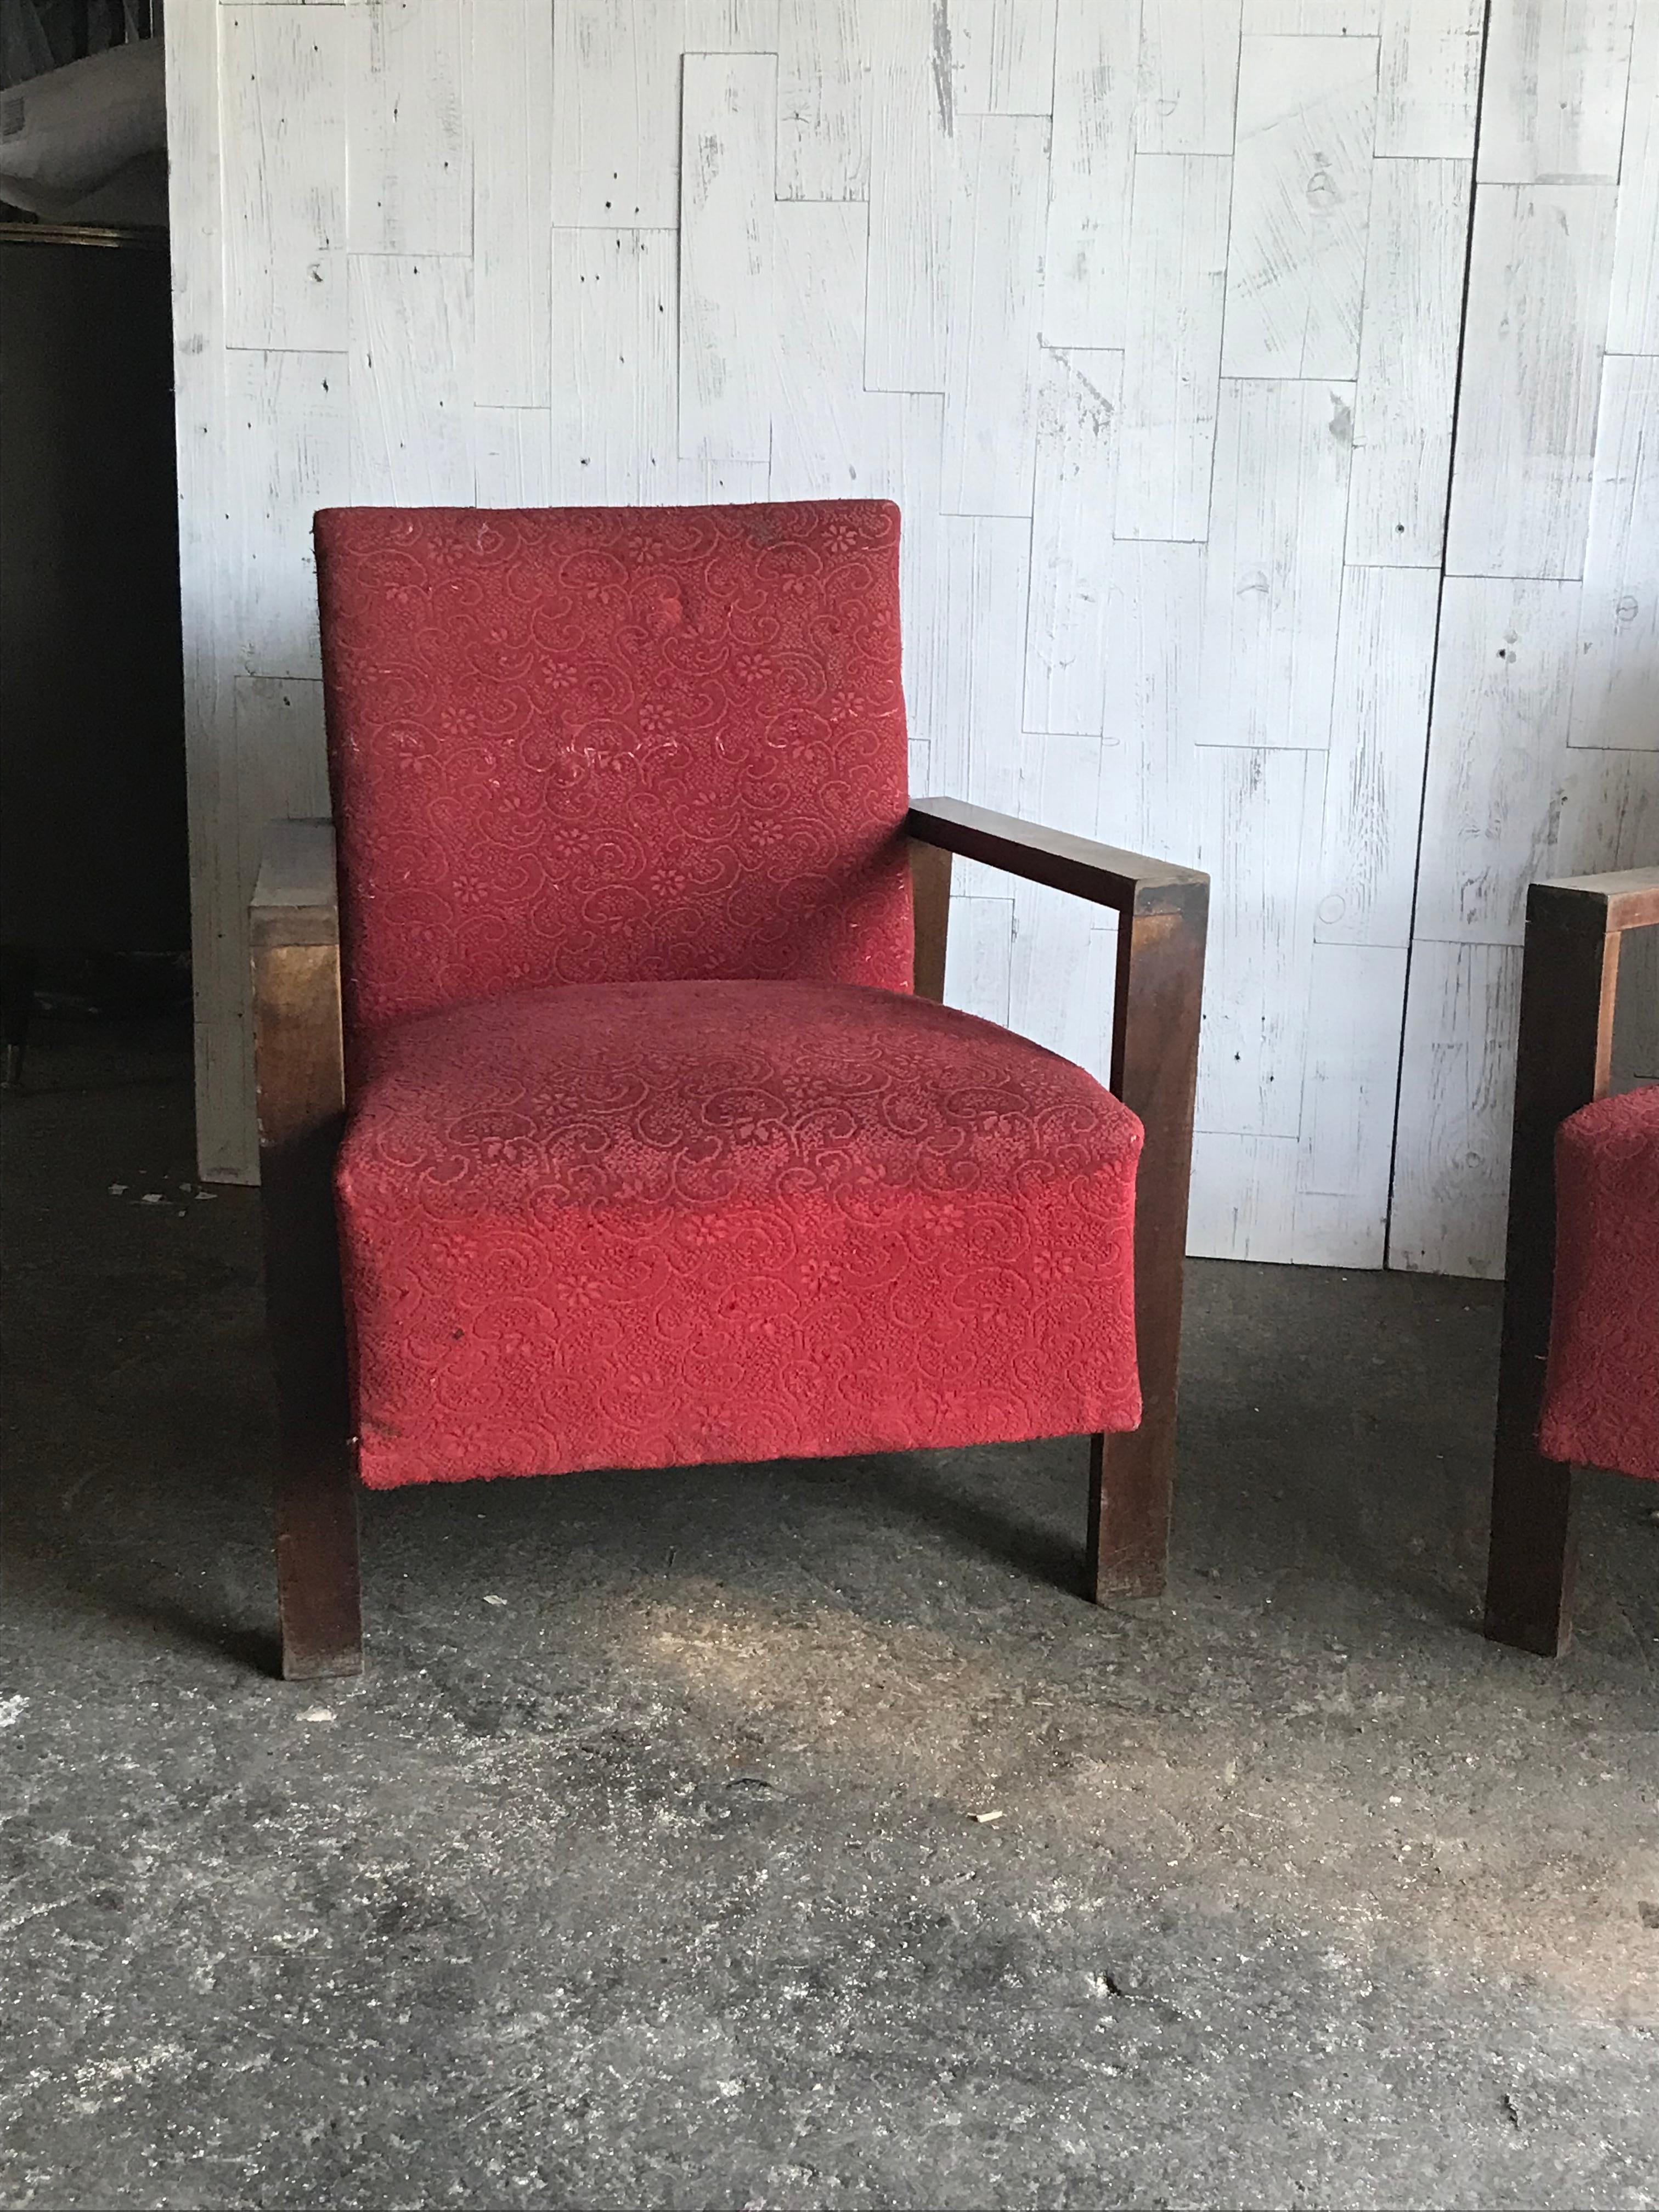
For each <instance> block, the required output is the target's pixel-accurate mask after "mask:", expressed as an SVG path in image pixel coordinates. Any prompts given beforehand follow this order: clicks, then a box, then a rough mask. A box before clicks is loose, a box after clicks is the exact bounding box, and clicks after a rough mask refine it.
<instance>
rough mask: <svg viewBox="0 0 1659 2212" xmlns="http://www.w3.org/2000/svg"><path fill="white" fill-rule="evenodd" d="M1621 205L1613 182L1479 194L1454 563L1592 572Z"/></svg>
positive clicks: (1501, 571)
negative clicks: (1589, 562) (1589, 560)
mask: <svg viewBox="0 0 1659 2212" xmlns="http://www.w3.org/2000/svg"><path fill="white" fill-rule="evenodd" d="M1612 246H1613V191H1612V189H1611V188H1610V187H1609V186H1606V185H1487V186H1485V187H1483V188H1482V189H1481V190H1480V192H1479V193H1478V194H1477V196H1476V200H1475V210H1474V249H1473V258H1472V265H1471V268H1470V271H1469V296H1468V336H1467V337H1466V339H1465V342H1464V366H1463V395H1462V401H1461V403H1460V406H1459V410H1458V448H1457V470H1456V476H1455V481H1454V483H1453V484H1452V490H1451V513H1450V518H1449V522H1448V525H1447V532H1446V567H1447V569H1448V571H1449V573H1450V574H1453V575H1460V576H1545V577H1572V576H1580V575H1582V574H1583V562H1584V541H1585V536H1586V532H1587V531H1588V529H1589V495H1590V462H1591V458H1592V455H1593V454H1594V452H1595V410H1596V399H1597V385H1598V378H1599V371H1600V368H1601V347H1602V341H1603V338H1604V337H1605V334H1606V328H1607V288H1608V283H1609V276H1610V263H1611V255H1612Z"/></svg>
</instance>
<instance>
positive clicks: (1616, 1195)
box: [1486, 868, 1659, 1656]
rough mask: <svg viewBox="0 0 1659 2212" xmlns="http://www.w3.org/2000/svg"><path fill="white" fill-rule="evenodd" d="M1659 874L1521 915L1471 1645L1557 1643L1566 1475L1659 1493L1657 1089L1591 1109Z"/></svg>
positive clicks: (1538, 889)
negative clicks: (1630, 937)
mask: <svg viewBox="0 0 1659 2212" xmlns="http://www.w3.org/2000/svg"><path fill="white" fill-rule="evenodd" d="M1656 924H1659V868H1638V869H1632V870H1628V871H1626V872H1624V873H1622V874H1618V875H1607V876H1582V877H1577V878H1569V879H1563V880H1561V881H1558V882H1555V883H1541V884H1533V886H1532V889H1531V891H1530V893H1529V895H1528V902H1527V940H1526V952H1525V956H1524V965H1523V968H1522V987H1521V1036H1520V1045H1519V1051H1518V1055H1517V1060H1516V1101H1515V1141H1514V1149H1513V1152H1512V1155H1511V1162H1510V1223H1509V1253H1508V1261H1507V1270H1506V1276H1505V1286H1504V1348H1503V1355H1502V1364H1501V1370H1500V1376H1499V1383H1498V1440H1497V1449H1496V1453H1495V1455H1494V1462H1493V1479H1492V1555H1491V1560H1490V1564H1489V1567H1488V1571H1487V1577H1486V1633H1487V1635H1488V1636H1491V1637H1493V1638H1497V1640H1498V1641H1499V1642H1500V1643H1504V1644H1518V1645H1519V1646H1520V1647H1521V1649H1522V1650H1526V1651H1538V1652H1541V1653H1543V1654H1544V1655H1545V1656H1553V1655H1554V1654H1555V1653H1557V1652H1558V1651H1559V1650H1562V1649H1563V1648H1564V1647H1565V1644H1566V1641H1567V1638H1568V1636H1569V1634H1570V1632H1571V1605H1572V1578H1573V1541H1572V1473H1573V1468H1574V1467H1575V1465H1577V1466H1581V1467H1583V1466H1589V1467H1600V1468H1611V1469H1613V1471H1614V1472H1615V1473H1617V1474H1631V1475H1638V1476H1645V1477H1647V1478H1648V1479H1649V1480H1659V1086H1656V1087H1652V1088H1649V1089H1644V1090H1638V1091H1627V1092H1626V1093H1625V1094H1624V1096H1622V1097H1609V1096H1608V1095H1607V1091H1608V1085H1609V1081H1610V1073H1611V1064H1612V1048H1613V1011H1614V1002H1615V999H1616V996H1617V992H1618V983H1619V955H1620V947H1621V944H1622V942H1623V939H1624V937H1625V934H1626V932H1627V931H1629V930H1632V929H1640V928H1643V927H1652V926H1654V925H1656Z"/></svg>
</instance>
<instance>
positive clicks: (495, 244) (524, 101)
mask: <svg viewBox="0 0 1659 2212" xmlns="http://www.w3.org/2000/svg"><path fill="white" fill-rule="evenodd" d="M471 20H472V103H473V104H472V129H473V172H472V207H473V234H474V237H475V240H476V242H477V253H476V258H475V259H474V263H473V270H472V305H473V313H474V314H475V315H476V317H477V394H478V401H479V404H480V405H482V406H489V407H545V406H546V404H547V400H548V382H547V341H548V315H549V306H548V281H549V256H548V240H549V236H550V232H551V230H552V226H553V10H552V9H550V7H549V6H548V4H547V0H489V5H487V6H485V7H483V8H479V9H475V10H474V11H473V14H472V19H471Z"/></svg>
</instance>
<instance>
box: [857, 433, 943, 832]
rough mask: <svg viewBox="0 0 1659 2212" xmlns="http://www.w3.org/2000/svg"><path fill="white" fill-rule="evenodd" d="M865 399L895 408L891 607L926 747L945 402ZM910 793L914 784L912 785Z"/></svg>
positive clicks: (937, 630)
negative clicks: (895, 565) (894, 602)
mask: <svg viewBox="0 0 1659 2212" xmlns="http://www.w3.org/2000/svg"><path fill="white" fill-rule="evenodd" d="M870 397H871V404H872V405H873V406H878V407H881V408H891V409H893V410H896V416H897V428H896V432H895V431H894V430H892V429H889V430H887V431H886V432H885V433H884V449H886V448H888V447H890V445H891V442H892V441H893V439H894V438H895V437H896V441H897V447H898V455H899V461H898V472H897V475H896V478H895V477H890V479H889V481H888V483H887V484H886V486H885V487H884V489H885V490H886V492H887V495H888V496H889V497H890V498H892V499H896V501H898V504H899V510H900V514H901V518H902V520H901V522H900V526H899V609H900V614H901V617H902V623H903V629H904V699H905V711H906V714H908V720H909V726H910V733H911V737H912V739H913V740H914V741H915V742H916V743H919V744H921V745H922V746H923V747H924V748H926V747H927V746H929V745H931V743H932V740H933V735H934V732H936V731H937V730H938V729H939V727H940V726H941V722H942V720H943V717H944V715H945V712H946V711H947V705H946V701H947V696H948V695H947V692H946V688H945V670H946V667H947V665H948V662H949V658H950V641H949V639H948V637H947V636H946V634H945V599H944V593H945V542H944V534H943V526H942V525H941V523H940V520H939V468H940V464H941V460H942V458H943V453H944V427H945V402H944V399H943V398H942V397H941V396H940V394H939V393H938V392H885V393H879V394H878V393H872V394H871V395H870ZM914 788H915V789H917V790H921V789H922V788H923V787H922V786H921V785H919V784H918V785H915V787H914Z"/></svg>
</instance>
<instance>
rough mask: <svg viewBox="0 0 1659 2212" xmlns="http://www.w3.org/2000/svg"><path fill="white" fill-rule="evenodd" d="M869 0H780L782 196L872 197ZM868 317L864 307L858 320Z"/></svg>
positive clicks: (779, 178)
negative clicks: (866, 24)
mask: <svg viewBox="0 0 1659 2212" xmlns="http://www.w3.org/2000/svg"><path fill="white" fill-rule="evenodd" d="M867 4H868V0H781V8H780V11H779V19H778V33H777V57H778V173H777V196H778V197H779V199H781V200H862V199H867V198H868V197H869V196H870V92H871V80H870V56H869V51H868V48H867V46H866V44H865V41H864V38H863V35H862V33H863V15H864V11H865V9H866V6H867ZM862 322H863V316H862V313H860V317H859V325H855V327H858V326H861V325H862Z"/></svg>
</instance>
